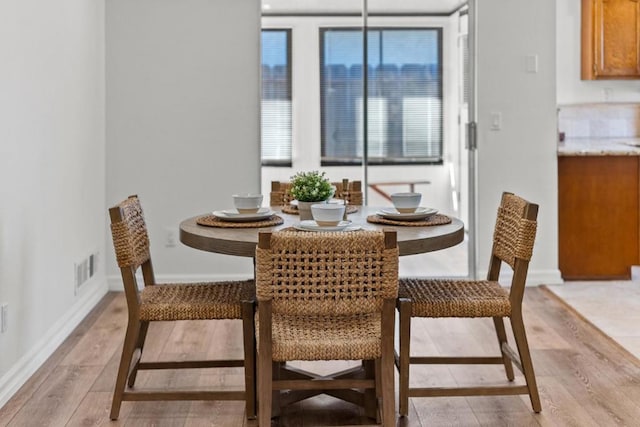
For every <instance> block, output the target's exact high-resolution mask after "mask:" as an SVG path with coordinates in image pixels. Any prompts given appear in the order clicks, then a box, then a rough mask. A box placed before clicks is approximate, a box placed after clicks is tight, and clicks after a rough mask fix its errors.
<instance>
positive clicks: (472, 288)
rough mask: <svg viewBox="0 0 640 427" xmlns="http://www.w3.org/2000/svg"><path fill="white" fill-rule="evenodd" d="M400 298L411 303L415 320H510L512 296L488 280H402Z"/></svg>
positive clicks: (399, 291)
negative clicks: (453, 318)
mask: <svg viewBox="0 0 640 427" xmlns="http://www.w3.org/2000/svg"><path fill="white" fill-rule="evenodd" d="M398 296H399V298H408V299H410V300H411V316H412V317H494V316H507V317H508V316H510V315H511V302H510V300H509V293H508V291H507V290H506V289H504V288H503V287H502V286H500V284H499V283H498V282H493V281H488V280H478V281H470V280H447V279H439V280H428V279H406V278H405V279H400V283H399V290H398Z"/></svg>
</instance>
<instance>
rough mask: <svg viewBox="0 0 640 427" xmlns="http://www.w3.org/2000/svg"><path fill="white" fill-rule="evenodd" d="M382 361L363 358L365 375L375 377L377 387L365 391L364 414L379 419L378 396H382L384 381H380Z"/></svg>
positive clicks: (377, 420)
mask: <svg viewBox="0 0 640 427" xmlns="http://www.w3.org/2000/svg"><path fill="white" fill-rule="evenodd" d="M378 362H380V361H379V360H376V361H374V360H363V361H362V365H363V366H364V371H365V377H366V378H374V379H375V383H376V387H375V388H374V389H371V388H368V389H366V390H365V391H364V414H365V416H367V417H369V418H372V419H375V420H376V422H379V421H380V420H379V419H378V397H381V396H382V383H381V382H380V363H378Z"/></svg>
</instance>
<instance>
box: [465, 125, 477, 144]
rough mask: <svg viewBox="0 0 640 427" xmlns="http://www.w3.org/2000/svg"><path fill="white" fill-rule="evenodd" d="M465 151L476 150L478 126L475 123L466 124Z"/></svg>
mask: <svg viewBox="0 0 640 427" xmlns="http://www.w3.org/2000/svg"><path fill="white" fill-rule="evenodd" d="M465 148H466V149H467V150H475V149H477V148H478V125H477V123H476V122H469V123H467V146H466V147H465Z"/></svg>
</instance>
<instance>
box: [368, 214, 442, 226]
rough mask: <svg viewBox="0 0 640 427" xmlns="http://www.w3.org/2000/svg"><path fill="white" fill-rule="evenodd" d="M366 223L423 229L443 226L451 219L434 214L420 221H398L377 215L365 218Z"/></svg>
mask: <svg viewBox="0 0 640 427" xmlns="http://www.w3.org/2000/svg"><path fill="white" fill-rule="evenodd" d="M367 222H371V223H373V224H386V225H404V226H409V227H424V226H426V225H444V224H449V223H450V222H451V218H449V217H448V216H446V215H442V214H435V215H433V216H432V217H429V219H426V220H420V221H398V220H395V219H386V218H383V217H381V216H379V215H369V216H368V217H367Z"/></svg>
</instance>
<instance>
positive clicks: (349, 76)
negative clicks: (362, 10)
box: [320, 28, 443, 165]
mask: <svg viewBox="0 0 640 427" xmlns="http://www.w3.org/2000/svg"><path fill="white" fill-rule="evenodd" d="M362 34H363V31H362V30H361V29H350V28H346V29H345V28H326V29H322V30H321V34H320V43H321V47H320V49H321V51H320V56H321V58H320V92H321V103H322V109H321V120H322V123H321V129H322V135H321V137H322V164H323V165H340V164H361V163H362V157H363V146H364V143H363V140H364V138H363V129H364V126H363V105H364V103H363V99H362V92H363V87H364V85H363V77H364V76H363V74H364V73H363V67H362V64H363V48H362V46H363V40H362ZM367 56H368V66H367V93H368V97H367V112H368V120H367V132H368V147H369V148H368V159H369V163H370V164H414V163H419V164H425V163H432V164H438V163H442V137H443V135H442V126H443V119H442V30H441V29H438V28H436V29H434V28H419V29H415V28H411V29H405V28H370V29H369V30H368V31H367Z"/></svg>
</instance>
